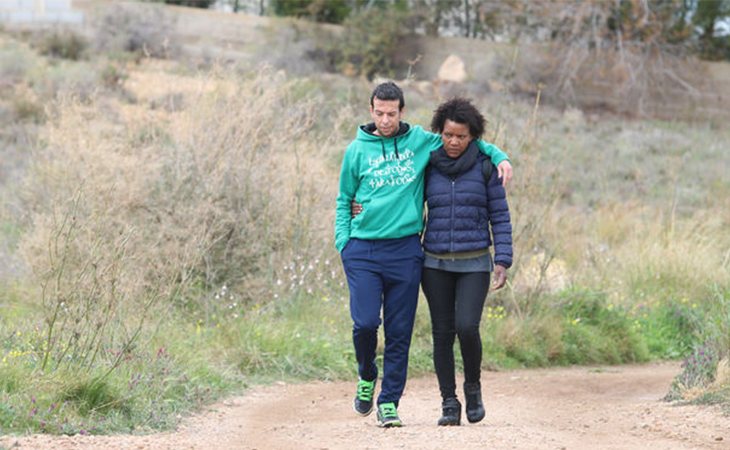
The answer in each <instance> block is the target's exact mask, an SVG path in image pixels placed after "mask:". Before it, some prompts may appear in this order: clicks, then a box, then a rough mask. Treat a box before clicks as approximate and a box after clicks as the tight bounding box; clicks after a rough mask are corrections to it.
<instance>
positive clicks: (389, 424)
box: [378, 420, 403, 428]
mask: <svg viewBox="0 0 730 450" xmlns="http://www.w3.org/2000/svg"><path fill="white" fill-rule="evenodd" d="M378 426H379V427H380V428H398V427H402V426H403V424H402V423H401V421H400V420H393V421H391V422H380V421H378Z"/></svg>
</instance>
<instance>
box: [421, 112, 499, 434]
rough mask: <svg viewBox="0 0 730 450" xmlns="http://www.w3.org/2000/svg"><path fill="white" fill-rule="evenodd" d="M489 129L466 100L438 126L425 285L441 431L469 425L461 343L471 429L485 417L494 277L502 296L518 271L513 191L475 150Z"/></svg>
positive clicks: (440, 116)
mask: <svg viewBox="0 0 730 450" xmlns="http://www.w3.org/2000/svg"><path fill="white" fill-rule="evenodd" d="M485 123H486V121H485V119H484V116H482V115H481V114H480V113H479V111H478V110H477V109H476V107H474V105H472V104H471V103H470V102H469V101H468V100H465V99H462V98H455V99H452V100H449V101H447V102H445V103H443V104H441V105H440V106H439V107H438V109H437V110H436V111H435V112H434V116H433V120H432V122H431V129H432V131H434V132H437V133H440V134H441V138H442V142H443V146H442V147H441V148H439V149H438V150H435V151H433V152H431V159H430V166H429V168H428V169H427V172H426V187H425V192H426V194H425V195H426V202H427V204H428V221H427V224H426V231H425V233H424V237H423V247H424V251H425V255H426V259H425V261H424V266H423V274H422V278H421V283H422V287H423V292H424V293H425V295H426V299H427V300H428V307H429V310H430V313H431V325H432V334H433V359H434V367H435V369H436V376H437V378H438V383H439V389H440V391H441V397H442V404H441V407H442V417H441V418H440V419H439V420H438V424H439V425H460V423H461V403H460V402H459V400H458V398H457V395H456V381H455V374H454V372H455V369H454V351H453V346H454V339H455V337H456V336H458V337H459V345H460V347H461V356H462V360H463V362H464V380H465V381H464V397H465V399H466V418H467V420H468V421H469V422H470V423H476V422H479V421H480V420H482V419H483V418H484V414H485V412H484V406H483V404H482V395H481V384H480V373H481V362H482V343H481V336H480V334H479V323H480V321H481V315H482V309H483V307H484V302H485V300H486V297H487V292H488V290H489V281H490V275H491V274H492V272H494V288H495V289H499V288H501V287H502V286H504V284H505V282H506V279H507V275H506V273H507V269H508V268H509V267H510V266H511V265H512V225H511V223H510V214H509V208H508V206H507V198H506V194H505V190H504V188H503V187H502V183H501V180H500V179H499V178H498V176H497V170H496V168H494V167H493V166H492V163H491V161H490V160H489V157H487V156H486V155H484V154H483V153H482V152H480V151H479V149H478V147H477V146H476V145H475V139H478V138H480V137H481V136H482V134H483V133H484V127H485ZM490 231H491V233H490ZM490 234H491V236H490ZM492 244H494V248H495V252H494V253H495V254H494V261H492V257H491V255H490V252H489V247H490V246H491V245H492Z"/></svg>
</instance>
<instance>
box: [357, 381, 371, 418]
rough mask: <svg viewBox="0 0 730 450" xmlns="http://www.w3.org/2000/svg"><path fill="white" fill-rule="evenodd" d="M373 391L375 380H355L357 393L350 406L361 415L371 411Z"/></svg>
mask: <svg viewBox="0 0 730 450" xmlns="http://www.w3.org/2000/svg"><path fill="white" fill-rule="evenodd" d="M374 392H375V380H373V381H366V380H362V379H361V380H360V381H358V382H357V394H355V401H354V402H353V403H352V408H353V409H354V410H355V412H356V413H358V414H360V415H361V416H367V415H369V414H370V413H371V412H373V393H374Z"/></svg>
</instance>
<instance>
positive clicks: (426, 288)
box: [421, 267, 491, 399]
mask: <svg viewBox="0 0 730 450" xmlns="http://www.w3.org/2000/svg"><path fill="white" fill-rule="evenodd" d="M490 275H491V274H490V273H489V272H466V273H459V272H446V271H443V270H436V269H429V268H425V267H424V269H423V275H422V277H421V283H422V285H423V292H424V294H426V300H428V309H429V310H430V311H431V329H432V334H433V365H434V368H435V369H436V377H437V378H438V382H439V389H440V390H441V397H442V398H443V399H447V398H450V397H456V378H455V374H454V338H455V336H457V335H458V336H459V345H460V346H461V358H462V360H463V362H464V381H465V382H467V383H475V382H477V381H479V375H480V372H481V365H482V340H481V336H480V335H479V322H480V321H481V318H482V309H483V308H484V301H485V300H486V298H487V292H488V291H489V278H490Z"/></svg>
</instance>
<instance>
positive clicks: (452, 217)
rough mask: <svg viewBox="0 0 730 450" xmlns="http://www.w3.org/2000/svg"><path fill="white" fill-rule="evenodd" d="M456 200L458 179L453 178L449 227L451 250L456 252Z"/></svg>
mask: <svg viewBox="0 0 730 450" xmlns="http://www.w3.org/2000/svg"><path fill="white" fill-rule="evenodd" d="M455 200H456V180H451V226H450V227H449V234H450V237H449V252H450V253H452V254H453V253H454V225H456V223H455V222H454V219H455V215H456V213H455V211H454V210H455V207H454V201H455Z"/></svg>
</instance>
